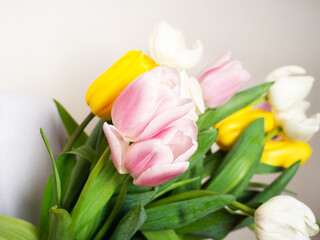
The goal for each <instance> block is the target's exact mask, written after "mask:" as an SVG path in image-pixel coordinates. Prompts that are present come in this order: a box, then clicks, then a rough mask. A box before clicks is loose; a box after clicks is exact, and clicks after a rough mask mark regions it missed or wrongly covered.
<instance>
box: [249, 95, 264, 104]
mask: <svg viewBox="0 0 320 240" xmlns="http://www.w3.org/2000/svg"><path fill="white" fill-rule="evenodd" d="M265 101H268V97H267V96H263V97H261V98H258V99H257V100H255V101H253V102H252V103H251V104H250V105H257V104H259V103H262V102H265Z"/></svg>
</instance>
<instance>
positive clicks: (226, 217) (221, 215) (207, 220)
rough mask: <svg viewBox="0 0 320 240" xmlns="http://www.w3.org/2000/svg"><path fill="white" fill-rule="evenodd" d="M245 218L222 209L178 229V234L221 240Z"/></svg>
mask: <svg viewBox="0 0 320 240" xmlns="http://www.w3.org/2000/svg"><path fill="white" fill-rule="evenodd" d="M243 218H244V217H242V216H235V215H231V214H229V213H228V212H227V211H226V210H224V209H221V210H219V211H216V212H213V213H211V214H209V215H207V216H205V217H203V218H200V219H198V220H197V221H195V222H192V223H190V224H188V225H186V226H184V227H181V228H178V229H176V232H177V233H184V234H185V233H193V234H197V235H200V236H203V237H206V238H213V239H216V240H220V239H224V238H225V237H226V236H227V235H228V233H229V232H230V231H232V229H233V228H234V227H235V226H236V225H237V224H238V223H239V222H240V221H241V220H242V219H243Z"/></svg>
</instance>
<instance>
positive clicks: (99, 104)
mask: <svg viewBox="0 0 320 240" xmlns="http://www.w3.org/2000/svg"><path fill="white" fill-rule="evenodd" d="M156 66H157V64H156V63H155V62H154V61H153V60H152V59H151V58H149V57H148V56H147V55H144V54H143V53H142V51H134V50H133V51H129V52H128V53H126V54H125V55H124V56H123V57H122V58H120V59H119V60H118V61H117V62H115V63H114V64H113V65H112V66H111V67H110V68H109V69H108V70H107V71H105V72H104V73H103V74H102V75H101V76H100V77H98V78H97V79H96V80H95V81H94V82H93V83H92V84H91V85H90V87H89V89H88V91H87V95H86V101H87V104H88V105H89V106H90V108H91V111H92V112H93V113H94V114H95V115H97V116H99V117H100V118H101V119H103V120H110V114H111V108H112V106H113V103H114V101H115V100H116V98H117V97H118V96H119V94H120V93H121V92H122V91H123V90H124V89H125V88H126V86H128V85H129V83H131V82H132V81H133V80H134V79H136V78H137V77H138V76H139V75H141V74H142V73H144V72H147V71H149V70H151V69H153V68H155V67H156Z"/></svg>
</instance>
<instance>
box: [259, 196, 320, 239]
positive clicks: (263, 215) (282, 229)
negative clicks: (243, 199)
mask: <svg viewBox="0 0 320 240" xmlns="http://www.w3.org/2000/svg"><path fill="white" fill-rule="evenodd" d="M254 218H255V219H254V233H255V235H256V237H257V239H258V240H294V239H299V240H309V239H310V237H312V236H315V235H317V234H318V232H319V226H318V225H317V224H316V218H315V216H314V214H313V212H312V211H311V209H310V208H309V207H308V206H306V205H305V204H304V203H302V202H300V201H298V200H296V199H295V198H293V197H290V196H277V197H273V198H271V199H270V200H268V201H267V202H265V203H264V204H262V205H261V206H260V207H259V208H258V209H257V210H256V212H255V214H254Z"/></svg>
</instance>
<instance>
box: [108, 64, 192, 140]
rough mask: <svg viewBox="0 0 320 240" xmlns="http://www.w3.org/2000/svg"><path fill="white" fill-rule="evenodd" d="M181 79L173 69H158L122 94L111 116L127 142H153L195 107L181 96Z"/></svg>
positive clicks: (137, 81)
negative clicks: (164, 129) (155, 137)
mask: <svg viewBox="0 0 320 240" xmlns="http://www.w3.org/2000/svg"><path fill="white" fill-rule="evenodd" d="M179 89H180V76H179V73H178V72H177V70H175V69H174V68H171V67H157V68H154V69H153V70H151V71H149V72H146V73H144V74H142V75H140V76H139V77H138V78H137V79H135V80H134V81H133V82H132V83H131V84H130V85H128V87H127V88H126V89H125V90H124V91H123V92H122V93H121V94H120V95H119V97H118V98H117V100H116V101H115V103H114V105H113V108H112V111H111V116H112V121H113V124H114V126H115V128H116V129H118V132H119V134H120V135H121V136H122V137H123V138H124V139H125V140H126V141H127V142H129V141H130V142H136V141H142V140H145V139H150V138H152V137H153V136H155V135H156V134H158V133H159V132H160V131H161V130H163V128H165V127H167V126H168V125H169V124H171V123H172V122H174V121H176V120H177V119H179V118H181V117H183V116H185V115H186V114H187V113H188V112H190V110H191V109H192V107H193V103H192V101H191V100H190V99H187V98H180V97H179Z"/></svg>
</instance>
